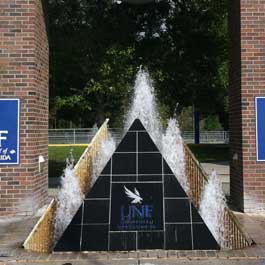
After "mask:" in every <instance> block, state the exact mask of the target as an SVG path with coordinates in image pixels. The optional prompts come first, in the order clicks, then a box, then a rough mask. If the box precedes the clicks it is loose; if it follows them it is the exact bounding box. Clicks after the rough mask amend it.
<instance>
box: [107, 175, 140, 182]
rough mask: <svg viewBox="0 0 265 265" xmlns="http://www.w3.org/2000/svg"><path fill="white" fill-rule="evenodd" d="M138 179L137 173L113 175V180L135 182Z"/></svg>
mask: <svg viewBox="0 0 265 265" xmlns="http://www.w3.org/2000/svg"><path fill="white" fill-rule="evenodd" d="M136 179H137V176H136V175H130V176H128V175H127V176H126V175H112V181H113V182H135V181H136Z"/></svg>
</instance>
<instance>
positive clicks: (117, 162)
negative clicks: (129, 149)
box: [112, 153, 136, 175]
mask: <svg viewBox="0 0 265 265" xmlns="http://www.w3.org/2000/svg"><path fill="white" fill-rule="evenodd" d="M112 174H125V175H126V174H136V154H135V153H118V154H114V155H113V158H112Z"/></svg>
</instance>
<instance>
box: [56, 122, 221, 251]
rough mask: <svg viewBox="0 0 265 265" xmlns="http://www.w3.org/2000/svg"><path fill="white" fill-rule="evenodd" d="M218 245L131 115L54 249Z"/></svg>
mask: <svg viewBox="0 0 265 265" xmlns="http://www.w3.org/2000/svg"><path fill="white" fill-rule="evenodd" d="M137 249H179V250H183V249H185V250H193V249H194V250H197V249H220V247H219V245H218V243H217V242H216V240H215V239H214V237H213V235H212V234H211V232H210V231H209V229H208V227H207V226H206V224H205V223H204V221H203V220H202V218H201V216H200V215H199V213H198V211H197V209H196V208H195V207H194V206H193V204H192V202H191V201H190V199H189V198H188V196H187V195H186V193H185V191H184V190H183V189H182V187H181V185H180V184H179V182H178V180H177V179H176V177H175V176H174V174H173V173H172V171H171V169H170V168H169V166H168V164H167V163H166V161H165V160H164V158H163V156H162V154H161V153H160V152H159V150H158V148H157V147H156V145H155V144H154V142H153V141H152V139H151V137H150V136H149V134H148V132H147V131H146V129H145V128H144V126H143V125H142V123H141V121H140V120H139V119H136V120H135V121H134V122H133V124H132V125H131V127H130V129H129V130H128V132H127V133H126V135H125V136H124V138H123V139H122V141H121V143H120V144H119V146H118V147H117V149H116V151H115V152H114V154H113V155H112V157H111V158H110V160H109V162H108V163H107V165H106V166H105V168H104V170H103V171H102V173H101V175H100V176H99V177H98V179H97V181H96V183H95V184H94V186H93V187H92V189H91V190H90V191H89V193H88V194H87V195H86V198H85V200H84V201H83V203H82V205H81V206H80V208H79V210H78V211H77V213H76V215H75V216H74V218H73V219H72V221H71V223H70V225H69V226H68V227H67V229H66V230H65V232H64V233H63V235H62V237H61V239H60V240H59V242H58V243H57V245H56V246H55V249H54V251H107V250H111V251H112V250H137Z"/></svg>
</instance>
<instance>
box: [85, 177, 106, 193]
mask: <svg viewBox="0 0 265 265" xmlns="http://www.w3.org/2000/svg"><path fill="white" fill-rule="evenodd" d="M109 197H110V176H100V177H99V178H98V179H97V181H96V182H95V184H94V185H93V187H92V189H91V190H90V192H89V193H88V195H87V198H109Z"/></svg>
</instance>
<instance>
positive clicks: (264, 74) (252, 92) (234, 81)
mask: <svg viewBox="0 0 265 265" xmlns="http://www.w3.org/2000/svg"><path fill="white" fill-rule="evenodd" d="M230 2H233V3H232V4H231V5H232V8H231V9H230V27H229V28H230V36H231V42H230V54H231V63H230V133H231V196H232V199H234V202H235V203H236V205H237V206H238V207H239V208H240V209H241V210H244V211H246V212H257V211H265V163H264V162H256V136H255V134H256V131H255V96H265V0H241V1H240V3H239V1H238V0H236V1H230ZM236 28H238V29H239V30H237V29H236ZM239 33H240V35H239V36H241V40H240V43H239V41H238V40H239V39H240V38H239V36H238V34H239ZM240 49H241V55H240V54H239V53H238V50H240ZM239 55H240V56H239ZM241 126H242V129H241ZM235 153H237V154H238V159H233V156H234V154H235ZM234 158H235V157H234Z"/></svg>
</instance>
